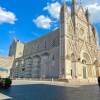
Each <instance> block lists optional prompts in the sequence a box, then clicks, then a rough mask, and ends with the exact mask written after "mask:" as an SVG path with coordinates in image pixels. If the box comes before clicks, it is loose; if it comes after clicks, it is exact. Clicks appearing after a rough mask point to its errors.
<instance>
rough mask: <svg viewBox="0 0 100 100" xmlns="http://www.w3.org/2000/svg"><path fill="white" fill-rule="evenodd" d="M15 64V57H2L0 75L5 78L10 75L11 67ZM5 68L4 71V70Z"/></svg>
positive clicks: (0, 58) (0, 59)
mask: <svg viewBox="0 0 100 100" xmlns="http://www.w3.org/2000/svg"><path fill="white" fill-rule="evenodd" d="M12 64H13V57H0V69H1V70H0V77H1V78H5V77H9V76H10V69H11V67H12ZM2 70H3V71H2Z"/></svg>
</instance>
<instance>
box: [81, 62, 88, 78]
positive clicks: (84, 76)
mask: <svg viewBox="0 0 100 100" xmlns="http://www.w3.org/2000/svg"><path fill="white" fill-rule="evenodd" d="M82 64H83V79H86V78H87V65H86V60H82Z"/></svg>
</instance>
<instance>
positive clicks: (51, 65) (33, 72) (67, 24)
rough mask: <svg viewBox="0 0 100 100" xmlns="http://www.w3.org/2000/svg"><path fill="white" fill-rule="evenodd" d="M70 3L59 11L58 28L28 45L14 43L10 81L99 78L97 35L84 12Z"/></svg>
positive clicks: (11, 50) (11, 51)
mask: <svg viewBox="0 0 100 100" xmlns="http://www.w3.org/2000/svg"><path fill="white" fill-rule="evenodd" d="M76 2H77V1H76V0H72V7H71V14H69V13H68V9H67V5H66V4H63V5H62V7H61V11H60V27H59V28H58V29H56V30H54V31H52V32H50V33H48V34H47V35H45V36H43V37H41V38H39V39H36V40H33V41H31V42H28V43H22V42H20V41H16V40H14V41H13V43H12V44H11V46H10V51H9V56H14V62H13V66H12V69H11V77H13V78H42V79H45V78H57V79H59V78H60V79H95V78H96V76H98V75H100V68H99V64H98V59H99V57H98V55H99V54H100V53H99V52H98V50H99V48H98V36H97V32H96V29H95V27H94V26H93V25H91V23H90V21H89V13H88V9H83V7H82V5H81V6H80V7H78V6H77V3H76Z"/></svg>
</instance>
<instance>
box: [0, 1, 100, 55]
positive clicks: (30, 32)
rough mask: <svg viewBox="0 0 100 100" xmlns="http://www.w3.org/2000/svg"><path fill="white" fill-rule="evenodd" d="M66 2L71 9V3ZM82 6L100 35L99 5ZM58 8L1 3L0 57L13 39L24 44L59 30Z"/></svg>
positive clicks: (52, 3)
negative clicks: (88, 13) (88, 12)
mask: <svg viewBox="0 0 100 100" xmlns="http://www.w3.org/2000/svg"><path fill="white" fill-rule="evenodd" d="M66 1H67V5H68V8H69V9H70V7H69V6H70V0H66ZM88 1H89V2H88ZM82 4H83V5H84V6H85V7H87V6H88V7H89V11H90V14H91V13H92V16H91V18H90V19H91V22H92V23H93V24H94V25H95V26H96V28H97V31H98V32H100V29H99V27H100V15H99V12H100V2H99V1H98V0H83V1H82ZM60 7H61V1H60V0H0V55H3V56H5V55H7V54H8V51H9V46H10V44H11V43H12V41H13V38H16V39H19V40H21V41H22V42H27V41H31V40H33V39H36V38H38V37H41V36H43V35H45V34H47V33H48V32H49V31H52V30H54V29H56V28H57V27H59V11H60ZM92 9H93V10H92ZM69 12H70V11H69ZM99 37H100V35H99Z"/></svg>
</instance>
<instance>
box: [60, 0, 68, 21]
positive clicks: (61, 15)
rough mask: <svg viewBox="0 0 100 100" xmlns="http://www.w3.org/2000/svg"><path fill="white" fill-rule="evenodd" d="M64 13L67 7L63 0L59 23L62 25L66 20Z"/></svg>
mask: <svg viewBox="0 0 100 100" xmlns="http://www.w3.org/2000/svg"><path fill="white" fill-rule="evenodd" d="M66 13H67V7H66V2H65V0H64V2H63V4H62V7H61V11H60V21H61V23H64V20H65V18H66Z"/></svg>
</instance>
